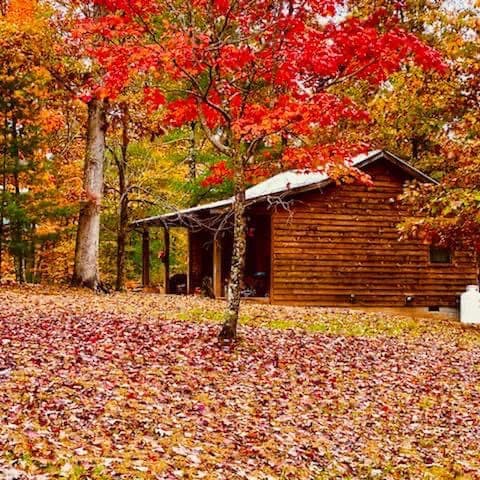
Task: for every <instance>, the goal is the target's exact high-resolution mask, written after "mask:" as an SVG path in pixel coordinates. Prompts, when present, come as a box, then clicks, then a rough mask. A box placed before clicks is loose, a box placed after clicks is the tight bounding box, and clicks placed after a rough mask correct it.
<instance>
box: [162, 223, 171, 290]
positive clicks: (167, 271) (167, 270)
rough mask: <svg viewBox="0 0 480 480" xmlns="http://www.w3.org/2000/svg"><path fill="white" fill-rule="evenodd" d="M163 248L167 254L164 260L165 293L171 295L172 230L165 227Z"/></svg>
mask: <svg viewBox="0 0 480 480" xmlns="http://www.w3.org/2000/svg"><path fill="white" fill-rule="evenodd" d="M163 248H164V252H165V259H164V263H163V266H164V277H163V282H164V285H165V293H170V289H169V283H170V230H169V229H168V228H167V227H163Z"/></svg>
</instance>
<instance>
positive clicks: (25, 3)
mask: <svg viewBox="0 0 480 480" xmlns="http://www.w3.org/2000/svg"><path fill="white" fill-rule="evenodd" d="M7 5H8V6H7V15H6V18H7V20H8V22H10V23H14V24H16V25H25V24H27V23H30V22H32V21H33V20H34V19H35V15H36V13H37V2H36V0H10V1H9V2H8V4H7Z"/></svg>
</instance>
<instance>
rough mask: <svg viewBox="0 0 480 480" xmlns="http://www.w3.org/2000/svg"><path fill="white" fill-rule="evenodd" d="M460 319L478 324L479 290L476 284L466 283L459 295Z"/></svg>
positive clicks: (479, 318)
mask: <svg viewBox="0 0 480 480" xmlns="http://www.w3.org/2000/svg"><path fill="white" fill-rule="evenodd" d="M460 321H461V322H462V323H469V324H474V323H476V324H480V292H479V291H478V285H467V289H466V291H465V292H463V293H462V295H461V296H460Z"/></svg>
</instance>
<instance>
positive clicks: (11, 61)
mask: <svg viewBox="0 0 480 480" xmlns="http://www.w3.org/2000/svg"><path fill="white" fill-rule="evenodd" d="M100 3H101V2H98V3H96V2H94V4H93V6H92V5H89V4H88V2H74V1H72V2H70V1H69V0H65V1H62V2H47V1H44V2H42V1H34V0H10V1H6V0H2V3H1V9H0V120H1V125H0V153H1V160H0V181H1V182H0V195H1V201H0V281H17V282H20V283H21V282H69V281H70V280H71V278H72V274H73V264H74V257H75V240H76V235H77V226H78V216H79V212H80V210H81V209H82V206H84V205H86V204H89V203H93V204H96V203H97V202H98V203H100V202H101V228H100V246H99V258H98V263H99V270H100V272H101V275H102V281H104V282H106V283H108V284H111V285H112V286H116V287H117V288H118V289H123V288H124V287H125V286H126V285H127V286H134V285H135V284H136V282H138V281H139V279H140V276H141V273H140V271H141V253H140V250H141V235H139V234H138V233H137V232H135V231H131V230H130V229H129V228H128V224H129V222H130V221H132V220H134V219H138V218H142V217H147V216H151V215H156V214H160V213H164V212H167V211H170V210H172V209H176V208H180V207H186V206H191V205H194V204H196V203H198V202H202V201H205V200H210V199H215V198H221V197H224V196H226V195H230V194H232V193H233V183H234V182H233V180H232V173H231V172H232V169H231V168H232V167H231V165H228V162H226V161H225V156H224V155H222V154H221V152H220V153H219V151H218V149H216V148H215V146H214V145H212V143H211V142H209V141H208V139H207V138H206V136H205V132H204V130H203V129H202V125H201V120H200V119H198V118H196V117H195V115H191V114H190V113H189V108H191V105H190V104H189V103H188V101H187V99H182V98H177V99H175V102H176V103H175V105H174V108H170V109H166V108H158V107H159V105H160V106H161V104H163V102H164V99H163V98H161V93H160V92H159V90H158V89H157V88H153V87H150V86H149V85H148V84H147V82H146V80H145V76H144V75H140V74H138V72H137V75H136V76H135V75H134V76H133V78H132V76H131V77H130V78H129V82H128V84H125V85H122V87H121V88H119V91H118V92H115V95H111V92H107V91H105V92H103V93H102V92H101V91H100V93H99V90H98V88H105V89H107V87H98V88H97V87H96V88H97V90H96V95H97V98H96V99H97V100H98V102H100V103H101V104H102V108H103V113H102V115H103V116H104V118H103V120H102V121H103V126H102V129H104V131H105V152H104V166H103V175H104V184H103V185H102V187H101V195H100V196H99V197H98V198H97V197H95V195H96V194H95V192H92V191H88V190H86V189H85V186H84V178H85V177H84V176H85V172H84V161H85V151H86V149H87V139H88V134H87V132H88V126H89V123H88V122H89V108H91V106H92V96H91V95H92V93H91V92H92V88H93V85H94V84H95V82H96V81H97V80H96V79H98V78H101V77H102V76H104V75H107V76H108V75H110V80H111V79H112V76H115V73H114V72H112V71H108V66H106V64H107V63H108V62H104V64H102V62H101V55H113V54H112V52H111V51H109V52H108V48H112V46H111V44H114V43H115V42H116V41H118V42H120V44H121V42H122V40H121V39H119V38H115V35H113V34H111V32H112V31H114V30H112V29H113V28H114V27H113V26H112V25H113V24H107V23H105V24H103V26H102V25H100V22H97V27H96V30H95V31H93V33H92V28H91V25H90V26H86V25H85V23H79V18H78V17H79V16H80V17H82V16H83V17H85V18H90V20H91V19H92V18H93V19H94V20H95V18H97V17H98V18H99V15H98V11H97V10H96V9H98V8H99V7H98V5H99V4H100ZM148 3H149V2H144V3H142V2H138V8H144V9H145V12H148ZM193 3H195V2H193ZM211 3H212V5H216V8H223V7H222V5H220V4H222V3H223V2H211ZM227 3H228V2H227ZM217 4H218V5H217ZM136 5H137V4H136ZM102 8H104V7H103V6H102ZM107 8H108V2H107ZM92 12H93V13H92ZM95 12H97V13H95ZM379 12H381V14H379ZM102 15H103V14H102ZM387 15H388V17H389V18H390V17H393V18H395V20H396V23H397V25H400V26H401V27H402V28H404V29H405V30H406V31H408V32H412V33H413V34H415V35H416V36H417V37H419V38H421V39H422V40H423V41H424V42H425V44H427V45H428V46H430V47H433V48H434V49H435V50H436V51H438V52H439V54H440V55H441V57H442V58H443V61H444V64H445V65H446V68H445V69H444V70H443V71H440V70H439V69H430V70H429V69H425V68H422V67H421V66H419V65H417V64H415V62H406V63H405V64H404V65H403V66H402V67H401V68H399V69H396V71H393V69H392V72H391V73H390V74H389V75H388V77H387V78H382V79H381V82H379V84H377V85H376V87H375V88H372V85H371V82H369V81H368V79H366V78H361V77H360V78H359V76H358V75H357V76H354V75H352V76H351V77H350V78H348V77H347V78H345V79H343V81H342V82H341V83H338V84H336V83H335V82H333V83H332V84H331V85H329V86H328V92H330V93H332V94H335V95H339V96H348V97H349V98H350V99H352V100H353V101H354V102H355V105H356V106H357V107H358V109H365V110H368V112H369V115H370V116H369V118H368V119H367V120H364V121H360V122H359V121H357V120H358V119H356V118H353V117H350V118H348V116H347V117H346V118H342V119H341V120H340V121H338V122H335V124H331V125H328V128H324V129H322V131H321V132H316V141H317V143H321V144H325V145H327V144H336V145H343V146H349V145H356V144H360V143H361V144H362V145H364V146H365V145H368V147H369V148H385V149H389V150H391V151H392V152H395V153H397V154H399V155H401V156H403V157H404V158H406V159H408V160H409V161H410V162H412V163H413V164H414V165H415V166H417V167H418V168H420V169H422V170H423V171H424V172H426V173H428V174H430V175H432V176H433V177H435V178H436V179H439V180H441V185H440V186H439V187H436V188H435V189H432V187H428V188H427V187H425V188H420V187H418V186H413V187H412V188H410V189H409V190H407V192H406V194H405V199H406V201H409V202H410V203H411V205H412V208H413V214H412V218H411V220H410V221H409V222H407V223H406V224H405V225H403V226H401V229H402V230H403V232H404V233H405V234H408V235H410V234H421V235H424V236H425V237H426V238H436V239H440V240H441V241H442V242H444V243H452V244H457V243H462V244H463V243H469V244H472V243H474V244H475V246H477V244H476V243H477V239H478V233H479V232H478V226H479V213H478V205H479V202H480V195H479V193H478V190H477V188H478V178H479V174H480V169H479V158H480V157H479V148H478V147H479V121H478V118H479V84H478V82H479V80H478V79H479V75H480V71H479V70H480V66H479V65H480V62H479V43H478V28H479V16H478V5H475V4H474V3H468V2H465V3H463V2H462V3H460V4H457V3H455V4H451V3H449V2H441V1H435V0H406V1H403V2H388V1H387V2H385V1H377V2H363V1H361V0H359V1H351V2H348V4H346V5H344V6H343V7H342V8H341V9H337V11H336V12H335V15H334V18H337V20H334V21H337V22H343V21H344V20H345V18H350V19H351V18H358V19H365V18H367V19H369V21H372V22H373V21H378V24H379V28H380V29H382V28H386V24H384V25H382V21H383V20H382V19H381V18H383V16H387ZM96 16H97V17H96ZM376 16H378V18H377V19H376ZM118 18H121V17H118ZM118 18H117V20H116V21H118ZM385 18H386V17H385ZM375 19H376V20H375ZM110 20H111V19H110ZM123 26H124V28H130V26H129V24H128V22H126V23H125V24H124V25H123ZM102 28H103V30H102ZM131 28H133V27H131ZM79 42H80V43H81V44H82V45H84V46H85V48H84V49H83V50H82V49H79ZM89 42H90V43H89ZM109 45H110V47H109ZM117 47H118V45H117ZM101 49H103V50H102V51H100V50H101ZM113 51H115V47H113ZM99 52H100V53H99ZM117 60H118V59H117ZM140 61H141V60H140ZM239 61H241V60H240V59H239V58H238V57H235V56H234V55H233V54H232V62H239ZM112 63H113V61H112ZM117 67H118V66H117ZM118 75H119V77H121V72H119V74H118ZM154 76H155V75H154ZM104 78H105V77H104ZM158 82H167V83H168V82H170V84H169V85H170V86H171V85H172V83H173V80H172V79H171V78H170V79H167V80H165V79H163V78H162V79H158ZM113 83H114V82H112V83H111V84H110V88H112V84H113ZM106 85H108V82H106ZM190 117H191V118H190ZM220 130H221V128H220ZM340 150H341V149H340ZM275 154H276V152H272V151H270V152H269V155H275ZM285 166H286V165H285V164H284V163H282V162H281V161H280V160H279V161H276V162H271V165H270V168H269V169H268V170H266V169H257V170H256V171H255V172H254V174H253V175H251V176H250V177H249V178H248V183H255V182H257V181H259V180H261V179H263V178H264V176H265V175H268V174H270V173H272V172H275V171H278V170H281V169H282V168H283V169H284V168H285ZM225 179H226V180H227V181H224V180H225ZM102 197H103V198H102ZM417 213H421V214H422V219H420V220H419V218H418V216H416V214H417ZM157 233H158V237H157V236H156V235H157ZM152 240H153V241H152V251H151V256H152V262H151V264H152V273H153V278H152V280H153V282H154V283H156V282H159V280H160V278H161V275H160V273H161V268H162V267H161V261H160V260H159V259H158V258H157V255H158V252H160V251H161V250H162V248H163V246H162V240H161V236H160V232H155V229H154V230H152ZM185 245H186V239H185V236H184V235H183V234H182V233H179V234H175V235H174V236H173V237H172V247H171V248H172V252H171V261H170V262H171V268H172V272H173V273H175V272H180V271H184V269H185V256H186V252H185ZM119 270H121V271H120V272H119Z"/></svg>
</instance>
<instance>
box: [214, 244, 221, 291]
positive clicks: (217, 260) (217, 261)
mask: <svg viewBox="0 0 480 480" xmlns="http://www.w3.org/2000/svg"><path fill="white" fill-rule="evenodd" d="M213 294H214V295H215V298H220V297H222V296H223V291H222V240H221V238H219V237H218V238H217V237H215V238H214V239H213Z"/></svg>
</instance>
